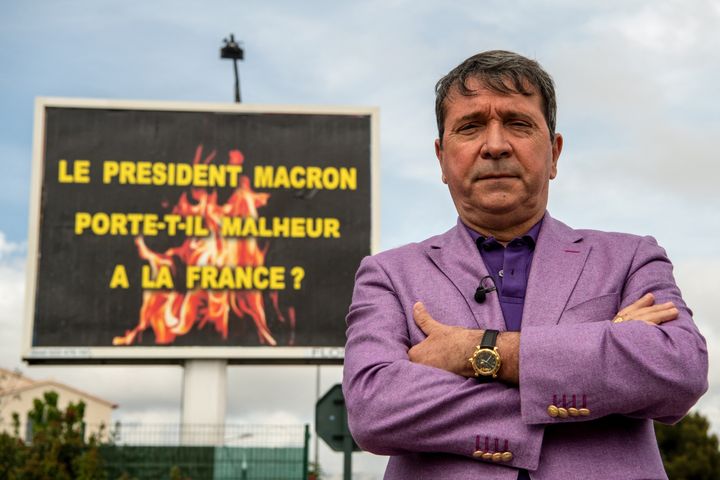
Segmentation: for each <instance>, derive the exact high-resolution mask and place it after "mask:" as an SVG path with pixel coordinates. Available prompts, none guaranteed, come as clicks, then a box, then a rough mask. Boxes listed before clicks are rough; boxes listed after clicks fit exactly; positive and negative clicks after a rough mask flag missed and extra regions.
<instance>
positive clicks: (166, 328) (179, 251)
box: [113, 145, 295, 346]
mask: <svg viewBox="0 0 720 480" xmlns="http://www.w3.org/2000/svg"><path fill="white" fill-rule="evenodd" d="M202 150H203V147H202V145H200V146H198V147H197V149H196V151H195V158H194V163H196V164H197V163H199V162H203V163H205V164H208V163H210V162H212V161H213V159H214V158H215V152H214V151H213V152H211V153H210V154H209V155H208V156H207V157H206V158H205V159H204V160H203V158H202ZM228 157H229V158H228V162H229V163H230V164H232V165H241V164H242V163H243V160H244V158H243V155H242V153H241V152H240V151H239V150H231V151H230V152H229V154H228ZM189 197H190V198H188V194H187V192H185V193H183V194H182V195H181V197H180V199H179V200H178V202H177V204H176V205H175V206H174V207H173V209H172V213H173V214H176V215H180V216H183V217H188V216H193V217H199V218H202V220H203V226H204V227H205V228H206V229H207V230H208V231H209V232H210V234H209V235H208V236H206V237H188V238H186V239H185V241H184V242H183V243H182V244H181V245H180V246H178V247H173V248H169V249H167V250H165V251H164V252H155V251H153V250H151V249H150V248H149V247H148V246H147V245H146V243H145V240H144V239H143V237H142V236H138V237H136V238H135V244H136V246H137V249H138V254H139V256H140V258H142V259H143V260H146V261H147V262H148V263H149V265H150V269H151V272H152V273H151V276H152V278H153V279H154V278H156V277H157V274H158V271H159V269H160V268H161V267H164V268H168V269H170V271H171V272H172V274H173V277H176V274H177V270H178V269H177V267H176V262H180V263H182V264H184V265H187V266H191V265H193V266H215V267H218V268H222V267H240V266H251V267H256V266H262V265H263V264H264V262H265V255H266V253H267V248H268V246H267V244H266V245H265V247H264V248H261V247H260V246H259V245H258V243H257V240H256V239H255V238H252V237H247V238H224V237H223V236H222V235H221V230H220V229H221V225H222V219H223V218H224V217H233V216H240V217H253V218H257V217H258V211H257V210H258V208H259V207H262V206H264V205H266V204H267V202H268V199H269V197H270V194H268V193H258V192H255V191H253V190H252V188H251V186H250V180H249V178H248V177H247V176H244V175H241V176H240V178H239V182H238V186H237V188H235V190H234V191H233V192H232V194H231V195H230V197H229V198H228V200H227V201H226V202H225V203H223V204H219V203H218V195H217V191H216V190H213V191H211V192H208V191H207V190H206V189H204V188H192V189H191V190H190V196H189ZM269 298H270V303H271V306H272V308H273V310H274V313H275V315H276V317H277V319H278V320H279V321H280V322H282V323H286V322H287V323H288V326H289V330H290V340H289V343H290V344H291V345H292V343H294V331H295V309H294V308H293V307H290V308H288V310H287V319H286V318H285V315H283V314H282V312H281V310H280V307H279V303H278V292H277V291H273V292H269ZM264 303H265V302H264V301H263V296H262V292H260V291H257V290H237V291H227V290H223V291H213V290H201V289H194V290H189V291H187V292H178V291H163V290H144V291H143V301H142V307H141V308H140V319H139V322H138V324H137V326H136V327H135V328H133V329H132V330H127V331H126V332H125V334H124V335H122V336H117V337H114V338H113V345H132V344H133V343H134V342H136V340H137V337H138V335H142V332H143V331H145V330H147V329H148V328H152V331H153V333H154V334H155V343H156V344H160V345H167V344H172V343H173V342H174V341H175V339H176V338H177V337H179V336H182V335H185V334H187V333H188V332H190V331H191V330H192V329H193V328H194V327H195V328H204V327H205V326H206V324H208V323H209V324H211V325H212V326H213V327H214V328H215V330H216V331H217V332H218V333H219V334H220V335H221V337H222V339H223V340H226V339H227V338H228V332H229V323H230V320H231V318H235V317H236V318H237V319H239V320H242V319H244V318H246V317H249V319H251V320H252V321H253V323H254V325H255V328H256V330H257V335H258V341H259V343H260V344H261V345H271V346H275V345H277V340H276V339H275V337H274V336H273V334H272V332H271V331H270V328H269V327H268V324H267V316H266V313H265V307H264Z"/></svg>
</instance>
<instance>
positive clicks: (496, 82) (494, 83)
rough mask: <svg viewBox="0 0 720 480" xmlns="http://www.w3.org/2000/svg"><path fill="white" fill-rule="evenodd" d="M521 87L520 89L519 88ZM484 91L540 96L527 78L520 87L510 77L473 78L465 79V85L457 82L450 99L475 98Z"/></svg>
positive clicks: (451, 90) (521, 82)
mask: <svg viewBox="0 0 720 480" xmlns="http://www.w3.org/2000/svg"><path fill="white" fill-rule="evenodd" d="M518 87H520V88H518ZM483 90H485V91H490V92H493V93H495V94H498V95H507V96H512V95H522V96H524V97H534V96H536V95H539V92H538V89H537V88H535V86H534V85H533V84H532V83H530V82H529V81H528V80H527V79H526V78H522V79H521V80H520V85H516V84H515V82H514V80H513V79H512V78H510V77H500V78H492V79H491V78H489V77H485V76H478V75H476V76H472V77H468V78H466V79H465V81H464V82H463V83H461V82H456V83H455V84H454V85H453V86H452V87H451V88H450V90H449V91H448V95H447V96H448V97H456V96H463V97H467V96H474V95H477V94H478V93H481V92H482V91H483Z"/></svg>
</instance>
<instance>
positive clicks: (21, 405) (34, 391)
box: [0, 382, 113, 440]
mask: <svg viewBox="0 0 720 480" xmlns="http://www.w3.org/2000/svg"><path fill="white" fill-rule="evenodd" d="M49 390H53V391H55V392H57V394H58V407H59V408H60V409H61V410H64V409H65V408H66V407H67V405H68V403H70V402H73V403H77V402H78V401H83V402H85V424H86V429H85V434H86V438H89V436H90V435H92V434H98V433H99V432H100V430H101V429H100V425H104V426H105V428H104V431H103V432H102V434H101V440H107V439H108V430H109V428H110V427H111V426H112V425H111V423H110V422H111V420H112V409H113V406H112V405H111V404H109V403H107V402H103V401H99V400H98V399H95V398H93V397H89V396H87V395H83V394H82V393H81V392H78V391H75V390H72V389H68V388H66V387H64V386H62V385H60V384H56V383H48V382H38V383H36V384H35V385H33V386H32V387H29V388H25V389H23V390H20V391H17V390H16V391H15V392H14V393H13V392H9V393H5V394H3V395H2V396H0V430H3V431H7V432H10V433H12V428H13V427H12V414H13V412H17V413H18V414H19V415H20V437H21V438H23V439H25V434H26V431H27V416H28V413H29V412H30V411H31V410H32V408H33V401H34V399H36V398H38V399H42V398H43V394H44V393H45V392H47V391H49Z"/></svg>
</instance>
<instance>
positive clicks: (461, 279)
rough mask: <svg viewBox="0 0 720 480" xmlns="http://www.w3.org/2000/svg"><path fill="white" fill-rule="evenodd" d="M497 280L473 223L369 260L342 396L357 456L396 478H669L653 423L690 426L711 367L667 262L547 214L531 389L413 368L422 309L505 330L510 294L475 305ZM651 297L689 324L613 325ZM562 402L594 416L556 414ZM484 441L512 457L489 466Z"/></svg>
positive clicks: (533, 304)
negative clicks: (373, 459)
mask: <svg viewBox="0 0 720 480" xmlns="http://www.w3.org/2000/svg"><path fill="white" fill-rule="evenodd" d="M487 274H488V273H487V271H486V269H485V266H484V264H483V262H482V260H481V258H480V254H479V252H478V251H477V249H476V247H475V244H474V243H473V242H472V240H471V238H470V236H469V234H468V232H467V231H465V229H464V228H463V226H462V224H461V223H460V222H458V226H456V227H454V228H452V229H450V230H449V231H448V232H446V233H444V234H442V235H438V236H436V237H432V238H430V239H428V240H425V241H423V242H420V243H413V244H410V245H406V246H403V247H400V248H397V249H394V250H389V251H386V252H383V253H380V254H378V255H374V256H371V257H366V258H365V259H364V260H363V261H362V263H361V265H360V268H359V270H358V273H357V277H356V282H355V291H354V294H353V302H352V305H351V307H350V313H349V314H348V317H347V324H348V329H347V345H346V349H345V369H344V377H343V390H344V394H345V400H346V403H347V408H348V418H349V424H350V429H351V431H352V433H353V436H354V437H355V439H356V441H357V442H358V444H359V445H360V446H361V447H362V448H363V449H365V450H367V451H370V452H373V453H376V454H380V455H391V456H392V457H391V458H390V460H389V462H388V466H387V470H386V473H385V478H386V479H403V480H405V479H413V480H415V479H432V480H437V479H452V480H455V479H508V480H509V479H516V478H517V474H518V470H517V469H518V468H524V469H527V470H528V471H529V472H530V476H531V477H532V478H533V479H538V480H540V479H552V480H556V479H561V478H583V479H603V480H605V479H611V478H622V479H624V480H625V479H655V478H667V476H666V474H665V472H664V470H663V466H662V462H661V459H660V454H659V452H658V447H657V442H656V440H655V434H654V430H653V424H652V419H655V420H659V421H662V422H675V421H678V420H679V419H680V418H682V417H683V415H685V414H686V413H687V411H688V410H689V409H690V407H692V406H693V405H694V404H695V402H696V401H697V400H698V398H699V397H700V396H701V395H702V394H703V393H704V392H705V391H706V390H707V369H708V360H707V350H706V346H705V340H704V338H703V337H702V335H700V333H699V332H698V330H697V328H696V326H695V324H694V323H693V321H692V318H691V314H692V312H691V311H690V310H689V309H688V308H687V307H686V306H685V303H684V302H683V300H682V298H681V296H680V290H679V289H678V287H677V286H676V285H675V281H674V279H673V276H672V264H671V263H670V261H669V260H668V258H667V257H666V255H665V251H664V250H663V249H662V248H661V247H659V246H658V245H657V243H656V242H655V240H654V239H653V238H651V237H638V236H634V235H627V234H622V233H606V232H598V231H594V230H573V229H571V228H569V227H568V226H566V225H565V224H563V223H561V222H559V221H557V220H555V219H553V218H551V217H550V215H549V214H546V216H545V220H544V221H543V224H542V229H541V230H540V234H539V237H538V242H537V246H536V248H535V254H534V258H533V263H532V266H531V269H530V274H529V279H528V287H527V293H526V297H525V309H524V313H523V320H522V331H521V337H520V387H519V388H518V387H512V386H508V385H505V384H502V383H488V384H480V383H478V382H477V381H476V380H475V379H472V378H464V377H460V376H457V375H455V374H452V373H449V372H446V371H443V370H440V369H436V368H433V367H428V366H424V365H419V364H414V363H411V362H410V361H409V360H408V355H407V351H408V349H409V348H410V347H411V346H412V345H414V344H417V343H418V342H420V341H421V340H423V338H424V337H425V335H424V334H423V333H422V331H421V330H420V329H419V328H418V327H417V326H416V325H415V322H414V321H413V314H412V306H413V304H414V302H416V301H418V300H420V301H422V302H424V303H425V306H426V307H427V309H428V311H429V312H430V314H431V315H432V316H433V317H434V318H435V319H436V320H438V321H441V322H444V323H446V324H449V325H458V326H462V327H466V328H477V329H486V328H492V329H496V330H500V331H502V330H505V323H504V321H503V317H502V313H501V310H500V304H499V301H498V298H497V295H495V294H489V295H488V299H487V301H486V302H485V303H483V304H478V303H476V302H475V301H474V300H473V294H474V292H475V289H476V288H477V286H478V283H479V280H480V278H481V277H483V276H485V275H487ZM647 292H652V293H653V294H654V295H655V298H656V303H662V302H666V301H669V300H671V301H673V302H674V303H675V305H676V306H677V307H678V308H679V310H680V316H679V318H678V319H676V320H674V321H671V322H667V323H665V324H663V325H661V326H650V325H647V324H645V323H642V322H636V321H631V322H625V323H618V324H615V323H612V322H611V319H612V318H613V316H614V315H615V313H617V312H618V310H620V309H621V308H622V307H624V306H626V305H629V304H630V303H632V302H634V301H635V300H637V299H638V298H640V297H641V296H642V295H644V294H645V293H647ZM583 399H584V402H585V404H584V405H583ZM552 404H554V405H556V406H557V407H563V406H564V407H565V408H566V409H569V408H570V407H574V408H577V409H579V408H582V407H583V406H584V407H586V408H587V410H588V411H589V412H588V411H584V412H583V413H586V414H587V415H585V416H583V415H577V416H571V415H569V416H567V418H561V417H559V416H558V417H552V416H550V414H549V413H548V406H549V405H552ZM573 413H577V412H573ZM478 444H479V446H480V449H481V450H489V451H491V453H493V452H500V453H503V452H510V453H511V457H512V458H511V459H510V460H504V461H503V460H501V461H497V462H496V461H493V460H484V459H476V458H474V457H473V452H474V451H475V450H476V447H477V446H478ZM496 457H497V456H496ZM508 457H510V455H506V456H505V458H506V459H507V458H508Z"/></svg>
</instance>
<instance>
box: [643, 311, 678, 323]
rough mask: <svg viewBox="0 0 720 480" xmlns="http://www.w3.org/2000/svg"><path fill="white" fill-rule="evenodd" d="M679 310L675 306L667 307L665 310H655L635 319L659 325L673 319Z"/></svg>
mask: <svg viewBox="0 0 720 480" xmlns="http://www.w3.org/2000/svg"><path fill="white" fill-rule="evenodd" d="M679 313H680V312H679V311H678V309H677V308H674V307H673V308H668V309H666V310H660V311H657V312H650V313H646V314H644V315H640V316H638V317H637V320H640V321H642V322H645V323H647V324H649V325H660V324H663V323H665V322H669V321H671V320H675V319H676V318H677V317H678V315H679Z"/></svg>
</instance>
